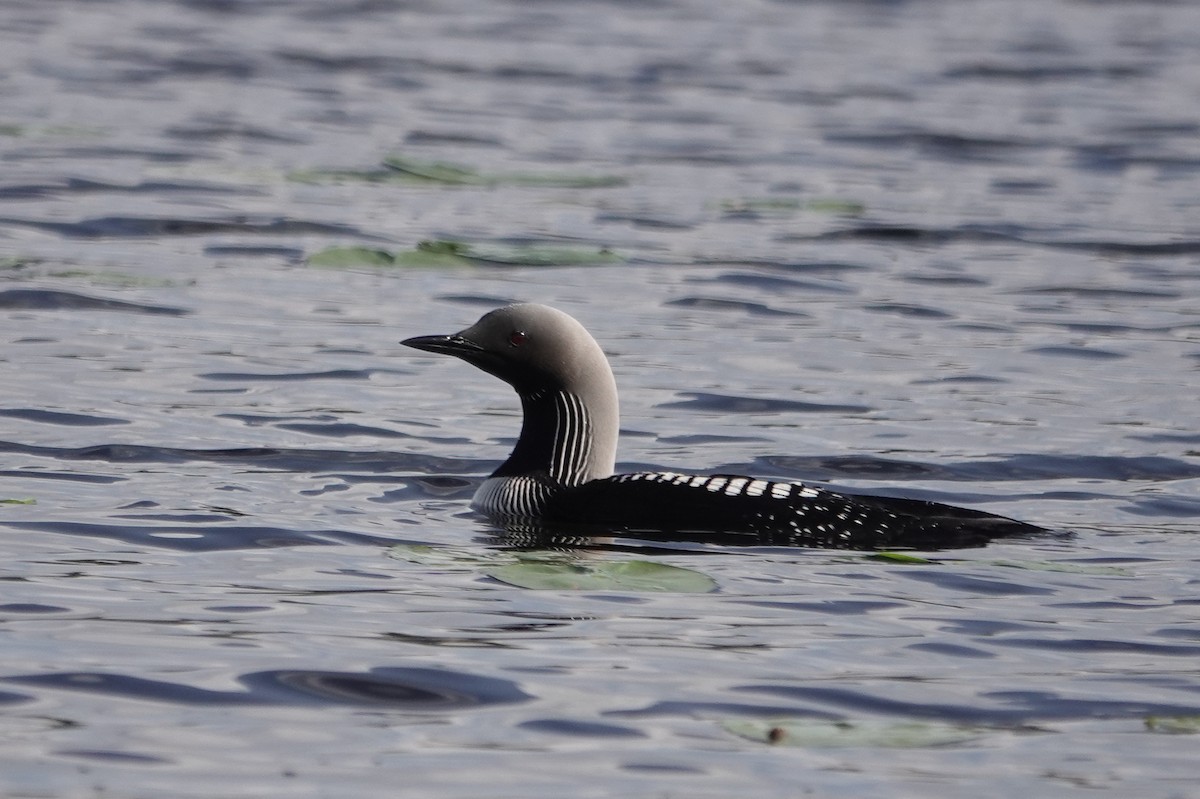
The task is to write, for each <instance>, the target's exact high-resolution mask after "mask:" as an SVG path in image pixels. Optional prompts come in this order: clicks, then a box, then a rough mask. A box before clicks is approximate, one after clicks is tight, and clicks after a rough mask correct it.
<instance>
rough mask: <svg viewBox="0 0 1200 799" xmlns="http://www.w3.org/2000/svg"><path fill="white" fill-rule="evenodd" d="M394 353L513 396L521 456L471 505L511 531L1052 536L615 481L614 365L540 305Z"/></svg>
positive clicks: (975, 538) (873, 503)
mask: <svg viewBox="0 0 1200 799" xmlns="http://www.w3.org/2000/svg"><path fill="white" fill-rule="evenodd" d="M401 344H404V345H406V346H409V347H414V348H416V349H418V350H424V351H426V352H432V353H439V354H444V355H453V356H455V357H457V358H461V359H462V360H464V361H466V362H467V363H470V364H472V365H473V366H476V367H478V368H480V369H482V370H483V371H485V372H487V373H488V374H491V375H494V376H496V377H498V378H500V379H501V380H503V381H505V382H506V383H508V384H509V385H511V386H512V387H513V388H514V389H515V390H516V392H517V395H518V396H519V397H520V399H521V408H522V412H523V416H524V418H523V422H522V426H521V433H520V436H519V437H518V439H517V443H516V446H515V447H514V449H513V451H512V454H511V455H509V456H508V459H507V460H506V461H504V463H503V464H501V465H500V467H499V468H498V469H496V471H495V472H493V473H492V475H491V476H490V477H488V478H487V479H486V480H485V481H484V482H483V484H482V485H480V487H479V489H478V490H477V491H476V493H475V496H474V498H473V499H472V501H471V507H472V508H473V509H474V510H476V511H479V512H481V513H483V514H484V515H486V516H488V517H489V518H490V519H492V521H494V522H495V523H497V524H498V525H499V526H501V527H502V528H505V529H507V530H510V531H514V530H515V531H523V532H526V533H528V532H529V531H530V530H535V531H543V532H545V531H549V532H550V533H551V534H553V533H554V531H556V530H557V531H559V532H561V531H564V530H566V531H572V532H575V533H578V532H579V531H580V530H593V531H600V530H603V531H605V533H607V534H611V533H613V532H629V533H636V534H648V537H655V536H657V537H671V538H675V539H686V540H706V541H719V542H721V543H726V542H733V543H750V544H757V545H783V546H803V547H823V548H830V549H861V550H877V549H892V548H911V549H945V548H955V547H970V546H982V545H984V544H986V543H987V542H988V541H989V540H991V539H993V538H998V537H1002V536H1012V535H1031V534H1037V533H1045V532H1047V531H1046V530H1043V529H1042V528H1039V527H1035V526H1033V525H1029V524H1025V523H1023V522H1018V521H1015V520H1013V519H1008V518H1005V517H1003V516H994V515H992V514H988V513H984V512H982V511H977V510H968V509H965V508H958V507H954V506H951V505H943V504H940V503H936V502H928V501H924V500H915V499H899V498H893V497H879V496H867V495H857V494H846V493H841V492H835V491H831V490H828V489H825V488H820V487H816V486H811V485H808V484H805V483H800V482H780V481H774V480H762V479H757V478H754V477H747V476H742V475H728V474H717V475H692V474H679V473H676V472H669V471H665V472H650V471H640V472H632V473H628V474H614V467H615V460H616V450H617V435H618V419H619V417H618V404H617V385H616V381H615V379H614V378H613V373H612V369H611V368H610V367H609V364H608V359H607V358H606V357H605V355H604V352H603V351H602V350H601V349H600V345H599V344H597V343H596V340H595V339H594V338H592V336H591V334H589V333H588V332H587V330H586V329H584V327H583V325H581V324H580V323H579V322H578V321H576V320H575V319H574V318H572V317H571V316H569V315H567V314H565V313H563V312H562V311H559V310H557V309H555V308H550V307H548V306H545V305H537V304H533V303H520V304H516V305H508V306H505V307H503V308H498V309H496V310H494V311H491V312H490V313H487V314H485V315H484V316H483V317H482V318H481V319H479V321H477V322H476V323H475V324H473V325H471V326H470V327H468V328H466V329H465V330H463V331H461V332H459V333H454V334H452V335H437V336H417V337H415V338H409V339H406V340H404V341H402V342H401ZM593 534H596V535H599V534H602V533H600V532H595V533H593Z"/></svg>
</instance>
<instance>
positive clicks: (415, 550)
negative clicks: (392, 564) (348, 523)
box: [387, 544, 512, 569]
mask: <svg viewBox="0 0 1200 799" xmlns="http://www.w3.org/2000/svg"><path fill="white" fill-rule="evenodd" d="M387 556H388V557H389V558H393V559H395V560H406V561H408V562H410V563H420V564H421V565H423V566H436V567H438V568H459V569H461V568H469V567H477V566H492V565H495V564H496V563H507V562H509V561H511V560H512V556H511V555H509V554H508V553H505V552H497V551H496V550H493V549H475V548H467V547H451V546H442V547H435V546H430V545H428V544H395V545H394V546H391V547H388V549H387Z"/></svg>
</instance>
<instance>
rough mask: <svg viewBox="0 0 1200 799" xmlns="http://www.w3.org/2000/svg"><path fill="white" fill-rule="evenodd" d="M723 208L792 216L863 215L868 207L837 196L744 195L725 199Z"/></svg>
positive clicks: (731, 210) (734, 212)
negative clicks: (803, 212) (807, 214)
mask: <svg viewBox="0 0 1200 799" xmlns="http://www.w3.org/2000/svg"><path fill="white" fill-rule="evenodd" d="M721 210H722V211H724V212H725V213H726V214H732V215H745V214H757V215H763V214H766V215H775V216H790V215H792V214H795V213H798V212H801V211H808V212H810V213H817V214H835V215H837V216H862V215H863V214H864V213H866V211H867V207H866V205H864V204H863V203H861V202H858V201H857V200H843V199H839V198H837V197H818V198H815V199H811V200H802V199H800V198H798V197H742V198H739V199H735V200H724V201H723V202H722V203H721Z"/></svg>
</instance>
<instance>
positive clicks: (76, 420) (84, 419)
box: [0, 408, 130, 427]
mask: <svg viewBox="0 0 1200 799" xmlns="http://www.w3.org/2000/svg"><path fill="white" fill-rule="evenodd" d="M0 417H7V418H9V419H23V420H24V421H27V422H38V423H40V424H57V425H65V426H67V427H104V426H106V425H114V424H129V423H130V422H129V420H128V419H114V418H112V417H111V416H91V415H88V414H82V413H63V412H62V411H43V410H39V409H37V408H0Z"/></svg>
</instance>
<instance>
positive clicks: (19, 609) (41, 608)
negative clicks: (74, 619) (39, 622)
mask: <svg viewBox="0 0 1200 799" xmlns="http://www.w3.org/2000/svg"><path fill="white" fill-rule="evenodd" d="M69 612H70V608H64V607H60V606H58V605H41V604H38V603H36V602H9V603H6V604H4V605H0V613H22V614H24V613H69Z"/></svg>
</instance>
